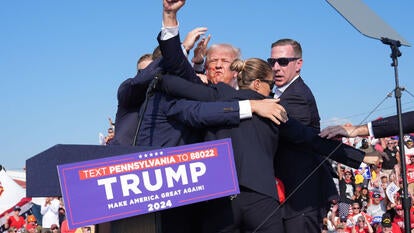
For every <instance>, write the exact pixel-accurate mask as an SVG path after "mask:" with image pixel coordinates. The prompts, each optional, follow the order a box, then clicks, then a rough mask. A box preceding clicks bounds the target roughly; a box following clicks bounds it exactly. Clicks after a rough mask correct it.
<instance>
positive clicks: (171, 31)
mask: <svg viewBox="0 0 414 233" xmlns="http://www.w3.org/2000/svg"><path fill="white" fill-rule="evenodd" d="M179 25H180V24H178V25H177V26H176V27H164V24H163V25H162V28H161V40H168V39H171V38H173V37H174V36H177V35H178V26H179Z"/></svg>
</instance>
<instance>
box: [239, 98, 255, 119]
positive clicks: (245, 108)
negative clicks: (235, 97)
mask: <svg viewBox="0 0 414 233" xmlns="http://www.w3.org/2000/svg"><path fill="white" fill-rule="evenodd" d="M239 109H240V111H239V114H240V119H241V120H243V119H248V118H252V107H251V106H250V101H249V100H241V101H239Z"/></svg>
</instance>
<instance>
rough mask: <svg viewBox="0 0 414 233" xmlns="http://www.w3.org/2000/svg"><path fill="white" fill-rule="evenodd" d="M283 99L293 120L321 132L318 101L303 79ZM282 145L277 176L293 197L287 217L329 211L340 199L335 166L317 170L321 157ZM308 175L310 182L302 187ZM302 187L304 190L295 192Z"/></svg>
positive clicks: (302, 149)
mask: <svg viewBox="0 0 414 233" xmlns="http://www.w3.org/2000/svg"><path fill="white" fill-rule="evenodd" d="M280 99H281V103H283V104H284V106H286V111H287V112H288V113H289V116H290V117H293V118H295V119H298V120H299V121H300V122H301V123H303V124H305V125H307V126H309V127H312V128H314V129H315V131H316V132H319V129H320V124H319V120H320V117H319V113H318V109H317V106H316V101H315V98H314V96H313V94H312V92H311V90H310V89H309V87H308V86H307V85H306V84H305V83H304V82H303V80H302V78H301V77H299V78H298V79H296V80H295V81H294V82H293V83H292V84H291V85H290V86H289V87H288V88H287V89H286V90H285V91H284V92H283V94H282V95H281V96H280ZM280 145H281V146H280V148H279V151H278V153H277V155H276V160H275V171H276V176H277V177H278V178H280V179H281V180H282V181H283V183H284V184H285V189H286V195H292V196H291V197H290V198H289V199H288V200H287V201H286V203H285V210H286V212H285V213H286V216H287V217H290V216H296V215H299V214H301V213H303V212H306V211H311V210H318V209H321V208H322V209H324V208H327V205H328V200H332V199H336V198H338V193H337V190H336V187H335V184H334V182H333V180H332V173H331V170H330V169H332V167H328V166H329V165H327V164H326V163H323V165H322V166H321V167H319V168H318V169H316V168H317V167H318V165H319V164H321V162H322V158H321V157H320V156H319V155H318V154H315V153H314V152H312V151H310V150H308V149H307V148H301V147H298V146H297V145H294V144H292V143H290V142H288V141H286V140H283V139H282V140H281V142H280ZM358 166H359V164H358ZM315 169H316V171H315V173H314V174H312V172H313V171H314V170H315ZM311 174H312V175H311ZM308 176H310V177H309V179H308V180H307V181H306V182H304V183H303V184H302V182H303V181H304V179H305V178H306V177H308ZM299 185H301V187H300V188H299V189H297V190H295V189H296V188H297V187H299ZM292 193H293V194H292Z"/></svg>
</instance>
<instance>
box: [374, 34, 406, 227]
mask: <svg viewBox="0 0 414 233" xmlns="http://www.w3.org/2000/svg"><path fill="white" fill-rule="evenodd" d="M381 41H382V43H384V44H387V45H389V46H390V47H391V59H392V63H391V66H393V67H394V76H395V90H394V93H395V94H394V95H395V100H396V105H397V116H398V127H399V139H400V140H399V143H398V146H399V147H400V161H401V177H402V180H403V195H402V204H403V208H404V229H405V230H404V231H405V232H406V233H410V232H411V223H410V207H411V198H410V196H409V194H408V187H407V186H408V185H407V173H406V167H405V165H406V164H405V153H404V132H403V122H402V117H401V112H402V111H401V93H402V90H403V88H401V87H400V86H399V80H398V57H400V56H401V52H400V50H399V47H400V46H401V43H400V41H396V40H392V39H388V38H381Z"/></svg>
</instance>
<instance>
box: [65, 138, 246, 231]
mask: <svg viewBox="0 0 414 233" xmlns="http://www.w3.org/2000/svg"><path fill="white" fill-rule="evenodd" d="M58 173H59V182H60V186H61V189H62V196H63V200H64V202H65V207H66V216H67V218H68V224H69V228H71V229H72V228H77V227H81V226H85V225H90V224H97V223H102V222H108V221H112V220H117V219H122V218H127V217H130V216H135V215H140V214H146V213H150V212H155V211H161V210H165V209H169V208H174V207H178V206H183V205H188V204H191V203H195V202H201V201H205V200H210V199H214V198H219V197H224V196H230V195H234V194H238V193H239V186H238V181H237V174H236V169H235V165H234V158H233V149H232V145H231V140H230V139H223V140H216V141H210V142H204V143H197V144H191V145H185V146H178V147H170V148H163V149H157V150H151V151H145V152H137V153H133V154H127V155H120V156H113V157H109V158H103V159H96V160H89V161H84V162H78V163H70V164H63V165H58Z"/></svg>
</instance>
